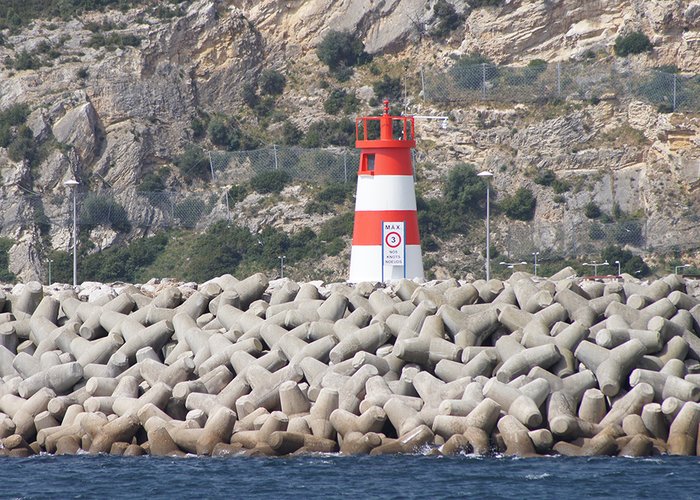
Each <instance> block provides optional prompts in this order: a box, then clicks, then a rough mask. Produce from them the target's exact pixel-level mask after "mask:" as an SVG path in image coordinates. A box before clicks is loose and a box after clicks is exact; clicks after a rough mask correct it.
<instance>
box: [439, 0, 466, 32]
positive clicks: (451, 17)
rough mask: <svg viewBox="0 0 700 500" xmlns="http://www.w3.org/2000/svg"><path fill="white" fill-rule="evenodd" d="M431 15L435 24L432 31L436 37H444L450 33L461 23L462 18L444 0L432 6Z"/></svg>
mask: <svg viewBox="0 0 700 500" xmlns="http://www.w3.org/2000/svg"><path fill="white" fill-rule="evenodd" d="M433 13H434V15H435V19H437V23H436V25H435V27H434V28H433V30H432V35H433V36H436V37H446V36H447V35H449V34H450V33H452V32H453V31H454V30H455V29H457V28H458V27H459V25H460V24H461V23H462V21H463V17H462V16H461V15H459V14H458V13H457V11H456V10H455V8H454V6H453V5H452V4H450V3H448V2H447V1H446V0H438V1H437V2H435V5H433Z"/></svg>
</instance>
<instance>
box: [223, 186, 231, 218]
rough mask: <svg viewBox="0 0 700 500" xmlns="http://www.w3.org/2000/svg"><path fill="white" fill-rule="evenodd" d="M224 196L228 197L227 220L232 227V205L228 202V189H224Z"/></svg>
mask: <svg viewBox="0 0 700 500" xmlns="http://www.w3.org/2000/svg"><path fill="white" fill-rule="evenodd" d="M224 197H225V198H226V222H227V225H228V226H229V227H231V207H230V206H229V204H228V189H227V190H225V191H224Z"/></svg>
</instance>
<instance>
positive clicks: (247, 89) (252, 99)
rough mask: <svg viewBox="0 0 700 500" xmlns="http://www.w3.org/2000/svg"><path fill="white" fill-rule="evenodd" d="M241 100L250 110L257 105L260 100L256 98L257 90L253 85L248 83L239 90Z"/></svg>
mask: <svg viewBox="0 0 700 500" xmlns="http://www.w3.org/2000/svg"><path fill="white" fill-rule="evenodd" d="M241 99H243V102H244V103H245V105H246V106H248V107H249V108H251V109H253V108H255V107H256V106H257V105H258V103H259V102H260V98H259V97H258V94H257V88H256V87H255V84H254V83H251V82H248V83H244V84H243V87H242V88H241Z"/></svg>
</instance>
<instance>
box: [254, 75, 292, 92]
mask: <svg viewBox="0 0 700 500" xmlns="http://www.w3.org/2000/svg"><path fill="white" fill-rule="evenodd" d="M286 84H287V79H286V78H285V76H284V75H283V74H282V73H280V72H279V71H276V70H274V69H266V70H263V72H262V74H261V75H260V82H259V86H260V92H261V93H262V94H263V95H273V96H274V95H280V94H281V93H282V92H284V87H285V85H286Z"/></svg>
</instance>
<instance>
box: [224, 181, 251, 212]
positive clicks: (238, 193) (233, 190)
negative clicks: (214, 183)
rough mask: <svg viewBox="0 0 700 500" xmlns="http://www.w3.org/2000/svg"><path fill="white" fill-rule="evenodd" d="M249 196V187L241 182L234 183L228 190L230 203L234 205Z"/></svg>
mask: <svg viewBox="0 0 700 500" xmlns="http://www.w3.org/2000/svg"><path fill="white" fill-rule="evenodd" d="M246 196H248V188H247V187H246V186H243V185H240V184H234V185H233V186H231V187H230V188H229V190H228V199H229V205H230V206H231V207H232V206H234V205H235V204H236V203H238V202H239V201H243V200H245V197H246Z"/></svg>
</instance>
